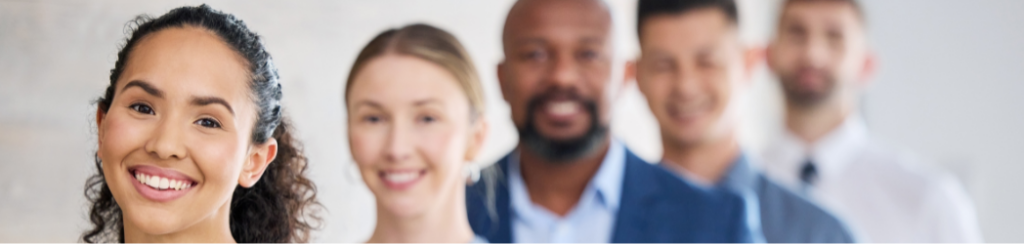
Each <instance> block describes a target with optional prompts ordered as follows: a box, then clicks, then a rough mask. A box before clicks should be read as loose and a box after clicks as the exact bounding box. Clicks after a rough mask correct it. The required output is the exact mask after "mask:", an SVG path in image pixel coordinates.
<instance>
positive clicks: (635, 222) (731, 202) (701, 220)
mask: <svg viewBox="0 0 1024 244" xmlns="http://www.w3.org/2000/svg"><path fill="white" fill-rule="evenodd" d="M508 165H509V162H508V156H507V155H506V156H505V157H504V158H502V159H501V161H498V163H496V164H494V165H492V166H491V167H490V168H488V169H487V170H492V171H498V172H500V173H499V174H497V175H498V176H499V177H497V178H496V179H494V183H496V184H486V183H484V182H485V181H486V180H481V181H480V182H478V183H476V184H474V185H472V186H469V187H468V188H467V191H466V207H467V211H468V213H469V214H468V215H469V223H470V225H471V226H472V227H473V232H476V234H477V235H480V236H483V237H486V238H487V240H489V241H490V242H497V243H507V242H512V241H513V240H512V236H513V235H512V231H513V230H512V213H511V211H512V210H511V206H510V203H511V201H509V192H508V179H507V177H503V176H504V175H503V174H504V172H508ZM624 174H625V175H624V177H623V182H622V196H621V197H622V199H621V202H620V205H619V211H618V213H617V214H616V218H615V226H614V227H613V233H612V239H611V241H612V242H753V241H759V240H762V238H761V237H760V236H761V233H760V231H759V229H758V228H757V226H758V222H759V219H758V218H757V216H756V213H754V216H748V214H747V206H746V203H745V201H744V199H743V198H741V197H740V196H739V195H736V194H735V193H731V192H727V191H713V190H708V189H703V188H699V187H697V186H694V185H691V184H689V183H686V181H684V180H681V179H680V178H679V177H677V176H675V175H674V174H672V173H670V172H668V171H666V170H664V169H662V168H661V167H658V166H656V165H652V164H649V163H647V162H645V161H644V160H642V159H640V158H639V157H637V156H636V155H634V154H633V153H632V152H630V151H629V150H626V168H625V171H624ZM491 176H494V175H486V176H485V177H491ZM488 188H490V192H491V193H492V194H493V200H494V201H493V203H492V204H493V206H492V207H493V208H490V207H489V206H488V205H492V204H488V203H487V197H486V195H487V192H488ZM489 210H490V211H489ZM595 234H597V233H595Z"/></svg>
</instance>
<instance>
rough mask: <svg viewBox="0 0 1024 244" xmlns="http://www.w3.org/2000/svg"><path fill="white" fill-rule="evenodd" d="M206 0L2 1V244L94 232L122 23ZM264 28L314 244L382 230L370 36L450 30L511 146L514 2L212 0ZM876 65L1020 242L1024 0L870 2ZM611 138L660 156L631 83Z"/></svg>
mask: <svg viewBox="0 0 1024 244" xmlns="http://www.w3.org/2000/svg"><path fill="white" fill-rule="evenodd" d="M740 2H741V4H742V5H741V6H742V7H743V9H742V10H741V12H742V14H743V25H744V28H745V29H744V37H745V38H746V39H748V40H750V41H751V42H752V43H755V44H758V43H763V41H764V40H765V39H766V38H767V37H768V36H769V34H770V32H771V28H770V27H771V22H772V21H774V15H775V12H774V11H775V10H774V9H775V6H776V4H777V0H770V1H764V0H740ZM198 3H200V1H161V2H150V1H128V0H118V1H102V2H79V1H56V0H42V1H18V0H7V1H0V241H5V242H6V241H18V242H30V241H51V242H73V241H76V240H77V238H78V236H79V235H80V234H81V231H82V230H84V229H86V228H87V227H88V226H89V225H88V224H87V221H86V216H87V214H86V211H87V208H86V205H85V204H86V203H85V201H84V197H83V196H82V190H83V184H84V182H85V178H86V177H87V176H89V175H90V174H91V173H92V172H93V171H94V169H93V167H92V162H91V155H92V152H93V150H95V147H96V146H95V139H96V137H95V129H94V127H95V123H94V118H95V117H94V116H95V114H94V113H95V112H94V111H95V106H93V105H92V103H91V102H92V100H93V99H95V98H96V97H98V96H99V95H101V93H102V91H103V89H104V88H105V86H106V84H107V82H108V80H107V79H108V78H107V76H108V75H109V70H110V68H112V67H113V62H114V61H115V58H116V52H117V47H118V45H119V44H120V42H121V41H122V38H123V37H124V33H123V27H124V24H125V23H127V21H128V20H130V19H131V18H132V17H133V16H134V15H137V14H141V13H147V14H150V15H159V14H162V13H165V12H166V11H167V10H169V9H171V8H173V7H176V6H180V5H185V4H190V5H194V4H198ZM209 3H210V5H211V6H213V7H214V8H217V9H220V10H224V11H226V12H229V13H233V14H235V15H236V16H238V17H239V18H241V19H243V20H245V21H246V23H247V24H248V25H249V26H250V27H251V28H252V29H254V30H255V31H257V32H258V33H260V34H261V35H263V36H264V38H265V40H266V42H267V45H268V48H269V49H270V52H271V53H272V54H273V55H274V58H275V59H276V61H277V64H278V65H279V68H280V73H281V75H282V78H283V83H284V86H285V88H284V89H285V95H284V96H285V98H284V103H285V107H286V110H287V111H288V113H289V114H290V115H291V118H292V119H293V120H294V121H295V123H296V127H297V128H298V130H299V134H300V137H301V139H303V140H304V141H305V144H306V149H307V153H308V155H309V157H310V159H311V166H310V175H311V177H312V179H313V180H314V181H315V182H316V184H317V186H318V188H319V198H320V200H321V202H322V203H323V204H324V205H325V206H326V207H327V208H328V210H329V212H326V213H324V216H325V217H326V218H325V219H326V222H325V226H324V229H323V230H322V231H319V232H317V233H315V236H316V240H317V241H334V242H356V241H363V240H364V239H365V238H367V237H368V235H369V233H370V231H372V228H373V222H374V217H373V216H374V215H373V213H374V211H373V209H374V204H373V199H372V196H370V194H369V192H368V191H367V190H366V189H365V187H364V186H363V185H362V182H361V180H360V179H359V178H358V176H357V175H355V174H354V173H352V172H350V171H351V169H352V168H351V166H350V165H351V160H350V157H349V154H348V150H347V148H348V145H347V139H346V136H345V132H344V130H343V128H344V121H345V120H344V113H343V111H342V106H341V101H342V100H341V89H342V81H343V80H344V78H345V77H346V75H347V74H348V69H349V66H350V65H351V62H352V60H353V59H354V58H355V56H356V53H357V52H358V51H359V49H360V48H362V46H363V45H364V44H365V43H366V42H367V41H369V39H370V38H372V37H373V36H374V35H375V34H377V33H378V32H380V31H382V30H384V29H385V28H389V27H399V26H401V25H404V24H408V23H412V22H415V21H424V22H427V23H430V24H434V25H437V26H439V27H442V28H444V29H446V30H449V31H451V32H452V33H454V34H455V35H456V36H457V37H458V38H459V39H460V40H461V41H462V42H463V44H464V45H465V46H466V47H467V48H468V49H469V52H470V53H471V54H472V56H473V58H474V59H475V61H476V63H477V65H478V68H479V69H480V71H481V73H482V74H483V77H482V78H483V82H484V83H485V84H484V86H485V91H486V95H487V97H488V103H489V104H488V105H489V108H488V111H489V114H488V119H489V120H490V121H491V124H492V129H493V131H492V133H491V135H492V137H491V139H490V140H489V141H488V142H487V143H488V145H487V149H486V151H485V153H484V156H483V157H482V158H481V160H480V161H481V163H489V162H490V161H493V160H494V159H496V158H498V157H500V156H501V155H502V154H504V153H505V152H507V151H508V150H509V149H510V148H511V147H512V146H513V145H514V143H515V141H516V139H515V138H516V136H515V130H514V129H513V127H512V126H511V123H510V122H509V120H508V108H507V106H506V105H505V103H504V101H502V100H501V97H500V93H499V91H498V88H497V85H496V81H495V78H494V75H493V74H494V66H495V64H496V63H497V62H498V61H499V60H500V59H501V53H500V51H501V50H500V39H499V37H500V33H501V25H502V23H503V21H504V16H505V13H506V11H507V8H508V7H509V6H511V1H510V0H491V1H479V0H440V1H393V0H388V1H301V2H299V1H289V2H287V3H285V2H280V1H245V2H242V1H232V2H227V1H209ZM610 3H611V5H612V7H613V8H614V9H615V11H616V12H617V21H619V22H618V23H617V26H618V27H620V31H621V32H620V33H619V34H620V36H619V37H618V39H619V40H620V41H621V42H620V45H621V48H622V50H623V53H624V54H626V56H627V57H631V56H632V55H634V54H633V53H634V52H635V50H636V46H635V45H636V40H635V36H634V35H635V34H634V33H635V32H634V31H633V26H634V24H633V23H634V18H635V17H634V14H633V11H634V10H635V1H633V0H613V1H610ZM867 11H868V15H869V19H870V22H871V33H872V38H873V43H874V44H875V47H876V49H877V50H878V51H879V53H880V55H881V59H882V60H881V66H882V67H881V70H880V73H879V74H878V76H877V79H875V82H874V86H873V87H872V88H871V89H870V90H869V91H868V92H867V94H866V95H865V100H864V105H865V108H864V109H863V110H864V111H865V116H866V117H867V120H868V123H869V124H870V126H871V128H872V129H873V130H874V132H875V133H876V134H877V135H879V136H880V137H883V138H885V139H887V140H888V141H889V142H892V143H894V144H897V145H901V146H904V147H906V148H911V149H915V150H916V151H917V152H919V153H921V154H922V155H925V156H928V157H930V158H932V159H935V162H937V163H938V165H939V166H941V167H945V168H948V169H951V170H955V172H956V173H957V175H959V176H960V177H961V178H962V179H963V180H964V182H965V183H966V184H967V185H968V190H969V191H970V192H971V194H972V196H973V197H974V199H975V201H976V205H977V206H978V208H979V214H980V218H981V224H982V227H983V231H984V234H985V238H986V240H988V241H1016V242H1022V241H1024V234H1022V233H1020V232H1019V231H1018V230H1020V229H1022V228H1024V222H1022V221H1020V219H1024V210H1021V209H1019V208H1018V207H1017V206H1024V192H1022V189H1021V186H1024V180H1022V179H1021V177H1018V176H1017V175H1018V174H1019V173H1020V172H1024V166H1022V164H1020V163H1021V162H1024V150H1019V149H1018V148H1019V147H1021V146H1022V145H1024V139H1022V138H1024V129H1021V127H1020V126H1019V125H1021V124H1024V114H1022V113H1021V109H1020V107H1021V106H1022V105H1024V96H1021V95H1017V94H1018V93H1020V92H1024V89H1022V88H1024V83H1021V80H1020V79H1021V78H1024V67H1022V66H1021V64H1024V32H1022V31H1024V30H1022V28H1024V27H1022V25H1020V23H1024V15H1021V13H1024V1H1014V0H1002V1H997V0H984V1H953V0H942V1H936V0H901V1H885V0H874V1H869V2H867ZM755 78H756V81H755V82H754V84H753V86H752V87H751V88H750V90H749V91H748V92H747V93H748V94H747V95H748V97H747V99H746V101H744V106H743V109H742V111H743V116H744V117H745V118H747V120H746V121H745V122H744V123H743V124H742V125H741V126H742V128H743V130H744V131H745V132H746V133H745V134H744V135H743V137H744V141H745V144H748V145H752V146H757V145H761V144H763V141H764V138H765V135H766V134H767V132H768V131H769V130H771V129H774V128H777V126H778V123H779V122H778V118H779V116H778V113H779V111H780V106H779V103H778V94H777V92H776V90H775V89H776V88H775V84H774V81H773V80H772V79H771V78H770V75H768V74H767V72H765V71H764V70H763V69H762V70H761V71H759V73H758V74H756V75H755ZM614 119H615V122H614V125H613V131H614V133H615V134H616V136H617V137H619V138H621V139H623V140H624V141H626V143H627V144H628V145H630V146H631V148H632V149H634V150H635V151H637V152H638V153H639V154H641V156H643V157H644V158H647V159H655V158H657V157H658V156H659V154H660V147H658V146H657V145H658V143H659V142H658V138H657V130H656V127H657V126H656V124H655V123H654V122H653V120H652V118H651V117H650V112H649V111H648V110H647V108H646V104H645V103H644V101H643V98H642V97H641V96H639V94H638V93H637V92H636V89H635V87H628V88H627V91H626V93H625V94H624V96H623V97H622V99H621V100H620V103H618V104H617V105H616V111H615V117H614Z"/></svg>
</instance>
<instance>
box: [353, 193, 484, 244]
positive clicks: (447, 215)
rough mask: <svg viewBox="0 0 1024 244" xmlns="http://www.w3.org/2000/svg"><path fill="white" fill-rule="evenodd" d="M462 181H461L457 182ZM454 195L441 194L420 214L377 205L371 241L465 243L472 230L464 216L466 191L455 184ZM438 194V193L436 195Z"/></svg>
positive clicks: (469, 239) (471, 236)
mask: <svg viewBox="0 0 1024 244" xmlns="http://www.w3.org/2000/svg"><path fill="white" fill-rule="evenodd" d="M459 182H462V181H459ZM456 187H458V189H455V190H454V192H453V193H454V194H441V195H444V196H452V197H446V199H445V200H444V201H442V202H440V203H438V204H436V206H435V207H434V208H433V209H429V210H427V211H425V213H423V214H422V215H420V216H414V217H401V216H398V215H396V214H394V213H391V212H388V211H387V208H386V207H385V206H381V205H380V204H378V205H377V226H376V228H374V231H373V235H371V236H370V240H368V241H367V242H371V243H412V242H420V243H422V242H431V243H456V242H458V243H468V242H470V241H472V240H473V229H472V228H471V227H470V225H469V220H468V218H467V217H466V201H465V199H466V197H465V194H466V191H465V187H463V186H461V185H460V186H456ZM437 197H441V196H437Z"/></svg>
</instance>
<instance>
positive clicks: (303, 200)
mask: <svg viewBox="0 0 1024 244" xmlns="http://www.w3.org/2000/svg"><path fill="white" fill-rule="evenodd" d="M133 23H134V24H136V25H134V26H133V27H134V28H133V31H132V33H131V37H129V38H128V40H127V41H126V43H125V44H124V46H123V47H122V48H121V51H120V52H118V55H117V62H116V63H115V65H114V69H113V70H111V72H110V84H109V86H108V87H107V89H106V93H105V94H104V95H103V97H101V98H100V100H99V102H98V108H97V111H96V126H97V127H98V128H97V130H98V132H97V134H98V135H97V138H98V145H99V148H98V150H97V152H96V169H97V173H96V174H95V175H93V176H92V177H90V178H89V182H88V183H87V185H86V191H85V192H86V196H87V197H88V201H89V202H90V212H89V220H91V222H92V225H93V226H92V228H91V229H90V230H88V231H86V233H85V234H84V235H83V239H84V241H86V242H306V241H308V240H309V232H310V230H311V229H312V225H311V224H312V222H310V221H315V220H317V219H318V218H317V217H316V215H312V214H314V213H315V212H314V210H315V209H312V207H316V206H318V203H317V201H316V187H315V186H314V185H313V183H312V182H311V181H309V179H308V178H306V176H305V171H306V166H307V160H306V157H305V156H304V154H303V153H302V151H301V149H300V147H299V144H298V143H299V142H298V140H296V139H295V138H294V136H293V134H292V132H291V130H292V129H291V128H290V126H289V125H288V123H286V122H287V120H286V119H285V117H284V115H283V111H282V109H281V96H282V93H281V83H280V81H279V78H278V75H277V68H276V67H275V66H274V62H273V60H272V59H271V57H270V54H269V53H267V51H266V49H265V47H264V45H263V42H262V41H261V40H260V37H259V36H258V35H257V34H256V33H253V32H252V31H251V30H249V29H248V28H247V27H246V25H245V23H243V22H242V21H241V20H239V19H236V18H235V17H234V16H232V15H230V14H225V13H222V12H220V11H216V10H213V9H212V8H210V7H209V6H206V5H201V6H198V7H181V8H176V9H174V10H171V11H170V12H168V13H167V14H164V15H163V16H160V17H159V18H148V17H144V16H143V17H139V18H137V19H136V20H135V22H133Z"/></svg>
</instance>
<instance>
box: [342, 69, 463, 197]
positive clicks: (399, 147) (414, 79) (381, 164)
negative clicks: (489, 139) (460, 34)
mask: <svg viewBox="0 0 1024 244" xmlns="http://www.w3.org/2000/svg"><path fill="white" fill-rule="evenodd" d="M352 82H354V83H353V84H351V86H350V89H351V90H350V91H347V92H348V93H349V97H348V101H347V106H348V135H349V145H350V147H351V152H352V157H353V158H354V159H355V161H356V163H357V165H358V166H359V171H360V173H361V175H362V177H363V181H365V182H366V185H367V187H369V188H370V191H372V192H373V193H374V195H375V196H376V198H377V206H378V208H380V209H381V210H383V211H388V212H391V213H392V214H394V215H395V216H398V217H414V216H418V215H421V214H423V213H425V212H426V211H429V210H430V209H433V208H434V207H435V206H438V205H439V204H451V203H453V202H452V201H463V200H462V199H461V198H460V197H461V195H459V194H463V191H461V190H460V189H463V187H465V176H464V171H463V167H464V166H465V164H466V163H467V162H468V161H469V160H471V159H472V155H473V154H475V152H473V151H474V150H475V149H473V148H476V147H475V146H474V145H475V144H477V143H479V142H478V141H477V140H475V139H474V137H473V133H476V132H477V130H478V129H479V126H477V124H475V123H473V122H471V119H470V104H469V101H468V98H467V96H466V95H465V94H464V93H463V92H462V89H461V88H460V86H459V84H458V82H457V81H456V80H455V78H454V77H453V76H452V75H451V73H449V72H447V71H446V70H445V69H443V68H442V67H441V66H438V65H436V64H433V63H430V62H427V61H425V60H422V59H419V58H416V57H412V56H407V55H398V54H387V55H384V56H381V57H377V58H374V59H371V60H370V61H369V62H368V63H367V64H366V65H365V66H363V69H362V70H361V71H359V74H357V76H356V77H355V79H354V80H353V81H352Z"/></svg>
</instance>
